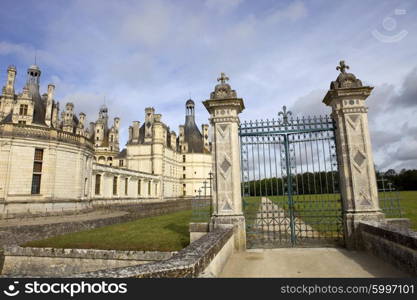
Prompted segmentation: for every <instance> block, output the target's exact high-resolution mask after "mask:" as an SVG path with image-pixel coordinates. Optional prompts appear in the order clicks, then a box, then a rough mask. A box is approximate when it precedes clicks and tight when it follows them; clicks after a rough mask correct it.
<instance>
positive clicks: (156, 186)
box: [155, 183, 158, 196]
mask: <svg viewBox="0 0 417 300" xmlns="http://www.w3.org/2000/svg"><path fill="white" fill-rule="evenodd" d="M157 195H158V184H157V183H155V196H157Z"/></svg>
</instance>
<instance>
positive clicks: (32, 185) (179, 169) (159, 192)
mask: <svg viewBox="0 0 417 300" xmlns="http://www.w3.org/2000/svg"><path fill="white" fill-rule="evenodd" d="M16 73H17V72H16V68H15V67H14V66H10V67H9V68H8V69H7V80H6V85H5V86H4V87H3V90H2V94H1V96H0V217H12V216H16V215H22V214H39V213H41V214H45V213H52V214H55V213H62V212H68V211H75V210H83V209H91V208H94V207H96V206H100V205H113V204H130V203H137V202H140V201H143V200H146V201H161V200H167V199H176V198H179V197H194V196H195V195H197V194H198V192H199V191H200V192H201V190H202V189H203V188H204V187H208V186H209V185H210V183H209V182H208V181H209V176H210V173H211V170H212V155H211V145H210V142H209V128H208V125H202V127H201V131H200V129H199V128H198V127H197V125H196V123H195V114H194V106H195V104H194V102H193V101H192V100H191V99H190V100H188V101H187V103H186V120H185V124H184V125H181V126H180V128H179V135H178V136H177V134H176V133H175V132H174V131H171V130H170V128H169V127H168V126H167V125H166V124H164V123H163V122H162V115H161V114H156V113H155V109H154V108H151V107H149V108H146V109H145V118H144V121H143V123H142V125H141V123H140V122H139V121H134V122H133V124H132V126H130V127H129V139H128V142H127V145H126V148H125V149H123V150H122V151H120V147H119V130H120V118H118V117H116V118H114V122H113V124H112V126H111V127H110V126H109V124H108V123H109V120H108V118H109V117H108V109H107V107H105V106H104V105H103V106H102V107H101V108H100V111H99V117H98V120H97V121H96V122H91V123H90V124H89V126H86V125H85V121H86V115H85V114H84V113H80V114H78V117H77V115H76V114H75V111H74V105H73V104H72V103H67V104H66V105H65V109H64V110H63V111H62V113H61V114H59V110H60V108H59V103H58V102H57V101H56V100H55V99H54V89H55V87H54V85H52V84H49V85H48V89H47V93H45V94H43V95H41V94H40V91H39V83H40V76H41V70H40V68H39V67H38V66H36V65H32V66H30V67H29V68H28V70H27V81H26V84H25V86H24V87H23V90H22V92H21V93H16V92H15V88H14V85H15V79H16ZM209 192H210V191H209V189H207V193H209Z"/></svg>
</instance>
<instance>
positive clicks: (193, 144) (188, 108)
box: [184, 99, 204, 153]
mask: <svg viewBox="0 0 417 300" xmlns="http://www.w3.org/2000/svg"><path fill="white" fill-rule="evenodd" d="M184 143H185V144H186V145H187V146H186V148H187V152H188V153H203V152H204V150H203V148H204V147H203V146H204V145H203V136H202V135H201V132H200V130H199V129H198V127H197V125H196V123H195V103H194V101H193V100H192V99H188V100H187V102H186V103H185V125H184Z"/></svg>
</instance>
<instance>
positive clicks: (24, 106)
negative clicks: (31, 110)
mask: <svg viewBox="0 0 417 300" xmlns="http://www.w3.org/2000/svg"><path fill="white" fill-rule="evenodd" d="M27 114H28V106H27V104H21V105H20V108H19V115H21V116H26V115H27Z"/></svg>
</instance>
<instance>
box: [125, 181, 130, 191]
mask: <svg viewBox="0 0 417 300" xmlns="http://www.w3.org/2000/svg"><path fill="white" fill-rule="evenodd" d="M128 189H129V178H125V195H127V193H128Z"/></svg>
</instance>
